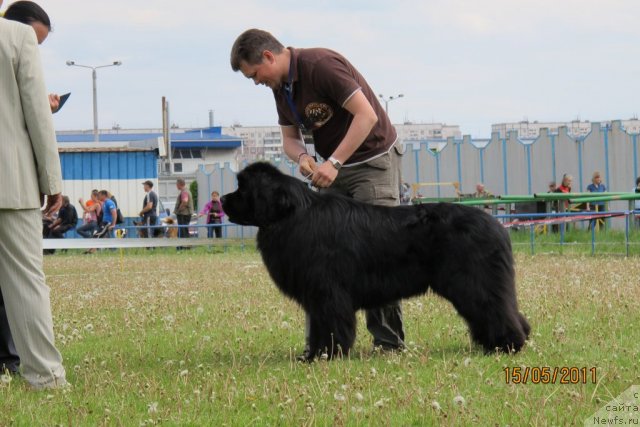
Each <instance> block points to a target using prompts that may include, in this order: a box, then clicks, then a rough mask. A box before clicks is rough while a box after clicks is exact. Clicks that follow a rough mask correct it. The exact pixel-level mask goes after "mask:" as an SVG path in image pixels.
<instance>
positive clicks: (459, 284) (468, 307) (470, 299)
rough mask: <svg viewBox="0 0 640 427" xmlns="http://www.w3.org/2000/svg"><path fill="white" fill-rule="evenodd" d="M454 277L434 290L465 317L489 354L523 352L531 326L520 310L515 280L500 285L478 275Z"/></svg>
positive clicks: (506, 279) (470, 328)
mask: <svg viewBox="0 0 640 427" xmlns="http://www.w3.org/2000/svg"><path fill="white" fill-rule="evenodd" d="M452 280H453V281H452V282H449V283H446V284H444V286H442V285H441V286H437V287H435V286H434V287H433V289H434V291H435V292H436V293H438V294H439V295H441V296H443V297H444V298H446V299H448V300H449V301H450V302H451V303H452V304H453V306H454V307H455V308H456V310H457V311H458V313H459V314H460V316H462V317H463V318H464V319H465V321H466V322H467V325H468V326H469V332H470V333H471V337H472V338H473V340H474V341H475V342H477V343H479V344H481V345H482V347H483V348H484V350H485V352H487V353H491V352H494V351H496V350H499V351H503V352H507V353H508V352H517V351H519V350H520V349H521V348H522V346H523V345H524V343H525V340H526V339H527V337H528V334H529V329H530V328H529V324H528V323H527V321H526V320H525V319H524V317H523V316H522V315H521V314H520V313H519V312H518V305H517V302H516V297H515V289H513V288H514V285H513V279H510V278H508V277H507V278H503V280H505V282H504V283H498V284H496V283H495V282H493V283H489V279H488V278H480V277H478V276H475V277H470V276H469V277H465V278H462V277H460V276H457V277H456V278H455V279H452ZM494 280H495V277H494Z"/></svg>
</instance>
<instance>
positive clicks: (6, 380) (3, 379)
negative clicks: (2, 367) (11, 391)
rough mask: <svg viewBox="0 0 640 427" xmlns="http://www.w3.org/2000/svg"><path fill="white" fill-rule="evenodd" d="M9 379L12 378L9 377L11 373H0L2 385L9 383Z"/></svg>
mask: <svg viewBox="0 0 640 427" xmlns="http://www.w3.org/2000/svg"><path fill="white" fill-rule="evenodd" d="M11 380H12V378H11V375H9V374H2V375H0V384H2V385H9V384H11Z"/></svg>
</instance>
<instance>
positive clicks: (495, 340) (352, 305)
mask: <svg viewBox="0 0 640 427" xmlns="http://www.w3.org/2000/svg"><path fill="white" fill-rule="evenodd" d="M222 204H223V206H224V210H225V213H226V214H227V215H228V216H229V219H230V220H231V221H232V222H234V223H236V224H242V225H255V226H257V227H259V231H258V237H257V239H258V248H259V250H260V252H261V254H262V258H263V260H264V263H265V265H266V267H267V269H268V270H269V273H270V275H271V277H272V278H273V280H274V282H275V283H276V285H277V286H278V288H280V290H281V291H282V292H283V293H284V294H286V295H287V296H289V297H291V298H292V299H294V300H295V301H297V302H298V303H299V304H300V305H301V306H302V307H303V308H304V310H305V311H306V312H307V314H308V316H309V318H310V321H311V328H310V342H309V344H310V355H311V358H313V357H314V356H317V355H318V354H319V353H321V352H323V351H326V352H327V354H328V355H329V357H332V356H334V355H336V354H338V351H341V352H343V354H346V353H348V352H349V350H350V348H351V346H352V345H353V342H354V340H355V335H356V315H355V313H356V311H357V310H358V309H367V308H374V307H379V306H382V305H386V304H388V303H390V302H392V301H397V300H399V299H402V298H409V297H413V296H416V295H422V294H424V293H425V292H427V290H428V289H429V288H431V289H432V290H433V291H434V292H435V293H436V294H438V295H440V296H442V297H444V298H446V299H447V300H449V301H450V302H451V303H452V304H453V305H454V307H455V308H456V310H457V311H458V313H459V314H460V315H461V316H462V317H463V318H464V319H465V320H466V322H467V325H468V326H469V330H470V332H471V337H472V338H473V340H474V341H475V342H477V343H479V344H481V345H482V346H483V348H484V350H485V351H486V352H493V351H495V350H499V351H505V352H511V351H519V350H520V349H521V348H522V346H523V345H524V343H525V340H526V339H527V337H528V335H529V331H530V327H529V324H528V323H527V320H526V319H525V318H524V317H523V316H522V314H520V312H519V311H518V304H517V301H516V289H515V279H514V267H513V256H512V253H511V243H510V240H509V235H508V234H507V232H506V231H505V230H504V228H503V227H502V225H500V223H498V222H497V221H496V220H495V219H494V218H493V217H491V216H490V215H488V214H486V213H484V212H483V211H482V210H480V209H476V208H472V207H467V206H462V205H456V204H448V203H437V204H423V205H416V206H398V207H382V206H372V205H369V204H365V203H361V202H357V201H355V200H353V199H350V198H348V197H342V196H338V195H336V194H332V193H329V192H324V193H317V192H314V191H312V190H310V189H309V188H308V187H307V186H306V185H305V184H304V183H303V182H301V181H299V180H298V179H296V178H293V177H290V176H287V175H285V174H283V173H281V172H280V171H278V170H277V169H276V168H275V167H273V166H271V165H269V164H268V163H254V164H252V165H249V166H248V167H246V168H245V169H244V170H243V171H241V172H240V173H239V174H238V190H237V191H235V192H233V193H229V194H227V195H225V196H224V197H223V198H222Z"/></svg>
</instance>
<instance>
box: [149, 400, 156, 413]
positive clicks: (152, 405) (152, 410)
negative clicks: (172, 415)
mask: <svg viewBox="0 0 640 427" xmlns="http://www.w3.org/2000/svg"><path fill="white" fill-rule="evenodd" d="M147 412H148V413H149V414H155V413H157V412H158V402H151V403H149V404H148V405H147Z"/></svg>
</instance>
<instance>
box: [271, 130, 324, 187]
mask: <svg viewBox="0 0 640 427" xmlns="http://www.w3.org/2000/svg"><path fill="white" fill-rule="evenodd" d="M280 129H281V131H282V148H283V150H284V152H285V154H286V155H287V156H288V157H289V158H290V159H291V160H292V161H294V162H296V163H298V164H299V165H300V173H301V174H302V175H304V176H310V175H312V174H313V173H314V171H315V170H316V161H315V160H314V159H313V157H311V156H310V155H308V154H307V149H306V148H305V146H304V138H303V137H302V133H301V132H300V129H298V128H297V127H296V126H280Z"/></svg>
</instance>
